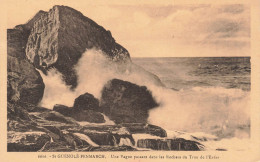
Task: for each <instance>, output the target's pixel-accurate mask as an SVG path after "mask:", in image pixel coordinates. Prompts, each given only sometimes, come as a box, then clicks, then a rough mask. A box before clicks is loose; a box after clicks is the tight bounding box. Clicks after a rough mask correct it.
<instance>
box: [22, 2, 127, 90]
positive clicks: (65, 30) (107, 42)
mask: <svg viewBox="0 0 260 162" xmlns="http://www.w3.org/2000/svg"><path fill="white" fill-rule="evenodd" d="M91 48H96V49H100V50H102V51H103V52H104V53H106V54H107V56H108V57H109V58H111V59H112V60H115V61H130V56H129V53H128V51H127V50H126V49H125V48H124V47H122V46H121V45H119V44H118V43H116V42H115V40H114V38H113V37H112V35H111V33H110V31H107V30H105V29H104V28H103V27H101V26H99V25H98V24H96V23H95V22H94V21H92V20H91V19H89V18H87V17H85V16H84V15H83V14H82V13H80V12H78V11H76V10H74V9H72V8H70V7H66V6H54V7H53V8H52V9H51V10H50V11H49V12H48V13H44V14H43V15H42V16H41V17H40V19H38V20H37V21H36V22H35V23H34V26H33V28H32V30H31V34H30V36H29V39H28V42H27V46H26V56H27V58H28V59H29V60H30V61H31V62H32V63H33V64H34V65H35V66H36V67H39V68H42V69H48V68H49V67H56V68H57V69H58V70H59V71H60V72H61V73H62V74H63V76H64V79H65V82H66V83H67V84H68V85H72V86H73V87H75V86H76V85H77V76H76V74H75V71H74V69H73V66H74V65H75V64H76V63H77V62H78V60H79V58H80V57H81V55H82V53H84V52H85V51H86V49H91Z"/></svg>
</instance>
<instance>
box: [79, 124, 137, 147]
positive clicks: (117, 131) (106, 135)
mask: <svg viewBox="0 0 260 162" xmlns="http://www.w3.org/2000/svg"><path fill="white" fill-rule="evenodd" d="M103 128H104V127H103ZM83 133H84V134H85V135H87V136H88V137H90V138H91V140H92V141H94V142H95V143H96V144H98V145H110V146H119V145H120V142H121V140H123V139H125V140H126V139H128V140H129V141H130V143H129V145H135V141H134V139H133V136H132V134H131V133H130V132H129V131H128V129H127V128H125V127H110V128H109V129H102V130H96V129H95V130H91V129H84V130H83Z"/></svg>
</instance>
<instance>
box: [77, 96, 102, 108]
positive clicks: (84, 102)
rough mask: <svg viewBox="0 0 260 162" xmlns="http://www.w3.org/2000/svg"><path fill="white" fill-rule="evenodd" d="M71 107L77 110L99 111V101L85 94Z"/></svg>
mask: <svg viewBox="0 0 260 162" xmlns="http://www.w3.org/2000/svg"><path fill="white" fill-rule="evenodd" d="M73 107H74V108H75V109H78V110H94V111H98V110H99V101H98V99H96V98H95V97H94V96H93V95H92V94H89V93H85V94H82V95H80V96H79V97H77V98H76V99H75V101H74V105H73Z"/></svg>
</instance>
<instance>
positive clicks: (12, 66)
mask: <svg viewBox="0 0 260 162" xmlns="http://www.w3.org/2000/svg"><path fill="white" fill-rule="evenodd" d="M42 14H43V13H42V12H39V13H38V14H36V16H35V17H34V18H32V19H31V20H30V21H29V22H28V23H26V24H24V25H19V26H16V27H15V29H8V30H7V54H8V56H7V71H8V83H7V85H8V92H7V93H8V101H12V102H17V101H21V102H29V103H33V104H38V103H39V101H40V100H41V98H42V96H43V92H44V83H43V80H42V78H41V76H40V74H39V72H38V71H36V70H35V68H34V67H33V65H31V64H30V63H29V62H28V61H27V60H26V54H25V47H26V43H27V40H28V36H29V33H30V30H31V28H32V24H33V23H34V22H35V21H36V20H38V18H39V17H40V15H42Z"/></svg>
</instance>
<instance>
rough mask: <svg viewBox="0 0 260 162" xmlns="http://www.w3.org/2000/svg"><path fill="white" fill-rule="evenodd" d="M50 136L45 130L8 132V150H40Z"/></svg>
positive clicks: (48, 140)
mask: <svg viewBox="0 0 260 162" xmlns="http://www.w3.org/2000/svg"><path fill="white" fill-rule="evenodd" d="M50 140H51V139H50V137H49V136H48V135H47V134H46V133H45V132H13V131H9V132H8V140H7V151H10V152H23V151H26V152H30V151H33V152H35V151H39V150H40V149H41V148H42V147H43V146H44V145H45V144H46V143H47V142H50Z"/></svg>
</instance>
